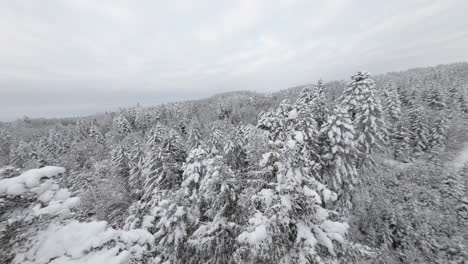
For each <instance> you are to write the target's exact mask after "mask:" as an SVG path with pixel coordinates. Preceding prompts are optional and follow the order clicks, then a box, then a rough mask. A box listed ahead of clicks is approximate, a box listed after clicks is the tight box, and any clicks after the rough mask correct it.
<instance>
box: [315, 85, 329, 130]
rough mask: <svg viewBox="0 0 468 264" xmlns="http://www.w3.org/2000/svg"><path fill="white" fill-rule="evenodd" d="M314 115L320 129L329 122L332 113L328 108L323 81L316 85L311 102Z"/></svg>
mask: <svg viewBox="0 0 468 264" xmlns="http://www.w3.org/2000/svg"><path fill="white" fill-rule="evenodd" d="M311 106H312V109H311V111H312V115H313V117H314V119H315V122H316V123H317V127H318V129H320V128H321V127H322V126H323V124H325V123H326V122H327V120H328V115H329V113H330V111H329V110H328V106H327V98H326V97H325V85H324V84H323V81H322V80H319V81H318V82H317V84H316V85H315V90H314V97H313V99H312V102H311Z"/></svg>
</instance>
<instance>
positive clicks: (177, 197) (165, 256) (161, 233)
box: [152, 146, 208, 263]
mask: <svg viewBox="0 0 468 264" xmlns="http://www.w3.org/2000/svg"><path fill="white" fill-rule="evenodd" d="M207 156H208V153H207V152H206V151H205V150H204V149H203V148H202V147H201V146H199V147H197V148H194V149H192V151H190V152H189V154H188V157H187V160H186V163H185V166H184V172H183V177H184V180H183V182H182V184H181V188H180V189H178V190H177V192H176V193H175V194H174V196H173V197H171V199H165V200H162V201H161V202H160V203H159V204H158V206H157V207H156V208H155V210H154V216H153V217H154V219H155V220H154V219H152V220H153V221H155V222H156V223H155V226H156V229H157V232H156V233H155V239H156V250H157V251H156V252H155V257H154V262H155V263H189V262H190V261H194V262H195V263H196V261H195V259H198V258H196V256H195V255H194V252H193V249H192V250H191V249H190V246H189V245H188V244H187V240H188V238H189V236H190V234H191V233H193V231H194V229H195V228H196V226H197V225H198V223H199V220H200V207H199V206H200V205H201V203H200V199H201V198H200V196H199V188H200V182H201V181H202V179H203V178H204V177H205V175H206V171H207V169H206V166H207V164H206V159H207Z"/></svg>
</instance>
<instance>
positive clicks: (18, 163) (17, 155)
mask: <svg viewBox="0 0 468 264" xmlns="http://www.w3.org/2000/svg"><path fill="white" fill-rule="evenodd" d="M24 163H25V160H24V158H23V153H22V151H21V150H20V148H18V147H16V148H13V149H12V150H11V152H10V165H12V166H14V167H17V168H23V166H24Z"/></svg>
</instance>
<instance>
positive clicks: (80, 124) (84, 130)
mask: <svg viewBox="0 0 468 264" xmlns="http://www.w3.org/2000/svg"><path fill="white" fill-rule="evenodd" d="M88 137H89V125H88V124H87V123H86V122H85V121H84V120H82V119H79V120H77V121H76V123H75V140H76V141H82V140H84V139H86V138H88Z"/></svg>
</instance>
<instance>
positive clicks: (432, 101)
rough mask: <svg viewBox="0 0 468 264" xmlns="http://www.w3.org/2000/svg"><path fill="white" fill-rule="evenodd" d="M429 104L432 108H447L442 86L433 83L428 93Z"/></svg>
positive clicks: (438, 109)
mask: <svg viewBox="0 0 468 264" xmlns="http://www.w3.org/2000/svg"><path fill="white" fill-rule="evenodd" d="M426 100H427V104H428V105H429V107H430V108H431V109H432V110H435V111H441V110H443V109H445V108H447V104H446V103H445V96H444V94H443V91H442V89H441V87H438V86H435V85H433V86H432V87H431V89H430V90H429V92H428V94H427V99H426Z"/></svg>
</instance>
